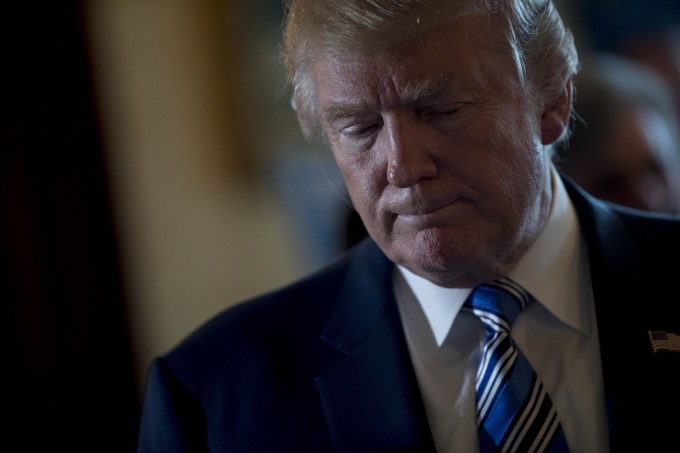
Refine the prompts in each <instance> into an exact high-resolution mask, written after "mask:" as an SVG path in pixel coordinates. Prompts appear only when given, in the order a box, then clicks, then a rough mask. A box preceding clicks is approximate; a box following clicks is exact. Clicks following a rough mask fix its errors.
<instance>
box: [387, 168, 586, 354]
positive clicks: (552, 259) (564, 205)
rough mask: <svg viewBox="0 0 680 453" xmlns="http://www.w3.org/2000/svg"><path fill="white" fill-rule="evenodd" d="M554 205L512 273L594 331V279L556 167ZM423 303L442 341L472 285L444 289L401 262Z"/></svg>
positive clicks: (573, 322)
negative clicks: (590, 302) (591, 302)
mask: <svg viewBox="0 0 680 453" xmlns="http://www.w3.org/2000/svg"><path fill="white" fill-rule="evenodd" d="M552 186H553V203H552V206H551V209H550V215H549V217H548V221H547V223H546V226H545V228H544V229H543V231H542V232H541V233H540V235H539V236H538V238H537V240H536V241H535V242H534V243H533V244H532V246H531V247H530V248H529V250H528V251H527V253H526V254H525V255H524V256H523V257H522V259H521V260H520V261H519V262H518V264H517V266H516V267H515V269H514V270H513V271H512V272H511V273H510V275H509V277H510V278H512V279H513V280H515V281H516V282H517V283H519V284H520V285H522V286H523V287H524V288H526V289H527V291H529V292H530V293H531V294H532V295H533V296H534V298H536V299H537V300H538V301H539V302H540V303H541V304H542V305H543V306H544V307H545V308H546V309H547V310H548V311H550V313H552V314H553V315H554V316H556V317H557V318H559V319H560V320H561V321H562V322H564V323H566V324H568V325H570V326H571V327H573V328H575V329H578V330H580V331H582V332H584V333H589V327H588V326H589V325H590V324H589V322H590V314H589V313H590V312H589V311H588V310H587V309H586V308H587V305H586V302H587V301H588V300H590V299H589V298H590V297H591V296H590V277H589V272H588V271H587V269H588V268H587V264H588V262H587V255H586V253H585V245H584V243H583V241H582V239H581V233H580V229H579V225H578V219H577V217H576V211H575V210H574V206H573V205H572V203H571V200H570V198H569V196H568V195H567V192H566V189H565V187H564V184H563V183H562V179H561V178H560V177H559V176H558V175H557V172H556V171H555V169H554V167H552ZM398 269H399V271H400V272H401V274H402V275H403V277H404V279H405V280H406V282H407V284H408V286H409V287H410V289H411V291H412V292H413V294H414V295H415V297H416V299H417V300H418V302H419V303H420V305H421V307H422V309H423V312H424V314H425V316H426V318H427V320H428V322H429V324H430V328H431V329H432V333H433V334H434V337H435V340H436V342H437V344H438V345H441V344H442V343H443V342H444V339H445V338H446V336H447V335H448V333H449V330H450V329H451V325H452V324H453V321H454V320H455V319H456V316H457V315H458V312H459V311H460V308H461V307H462V306H463V303H464V302H465V299H467V297H468V295H469V294H470V292H471V291H472V289H471V288H444V287H441V286H438V285H435V284H434V283H432V282H430V281H429V280H427V279H425V278H422V277H420V276H418V275H415V274H413V273H412V272H410V271H409V270H408V269H406V268H404V267H402V266H398Z"/></svg>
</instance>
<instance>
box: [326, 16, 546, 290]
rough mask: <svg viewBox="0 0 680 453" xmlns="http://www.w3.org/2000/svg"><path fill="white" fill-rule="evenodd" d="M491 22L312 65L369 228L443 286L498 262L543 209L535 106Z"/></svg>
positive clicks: (329, 128)
mask: <svg viewBox="0 0 680 453" xmlns="http://www.w3.org/2000/svg"><path fill="white" fill-rule="evenodd" d="M500 27H501V25H500V23H499V21H497V20H496V19H495V18H491V19H490V18H488V17H484V18H482V17H476V18H466V19H460V20H458V21H456V22H454V23H452V24H451V23H450V24H448V25H443V26H440V27H439V28H438V29H435V30H434V31H432V32H431V33H429V34H427V35H425V36H423V37H421V38H418V39H416V40H414V41H413V42H409V43H407V44H405V45H402V46H400V47H398V48H393V49H389V50H385V51H381V52H377V53H372V54H370V55H365V54H364V55H344V56H340V57H338V56H336V57H330V56H328V57H326V58H322V59H320V60H319V61H316V62H315V63H314V65H313V75H314V81H315V84H316V88H317V92H318V98H319V107H320V111H321V113H322V115H323V127H324V132H325V133H326V135H327V136H328V139H329V141H330V144H331V148H332V150H333V154H334V156H335V159H336V161H337V163H338V166H339V168H340V171H341V172H342V174H343V176H344V179H345V182H346V184H347V188H348V191H349V195H350V197H351V199H352V202H353V204H354V206H355V208H356V209H357V211H358V213H359V214H360V216H361V218H362V220H363V222H364V224H365V225H366V228H367V230H368V232H369V233H370V234H371V236H372V237H373V238H374V239H375V241H376V242H377V243H378V245H379V246H380V247H381V248H382V249H383V251H384V252H385V253H386V255H387V256H388V257H389V258H390V259H392V260H393V261H394V262H396V263H398V264H401V265H403V266H405V267H406V268H408V269H409V270H411V271H412V272H414V273H416V274H418V275H421V276H423V277H425V278H428V279H430V280H431V281H433V282H434V283H437V284H439V285H441V286H471V285H474V284H476V283H478V282H479V281H481V280H487V279H489V278H496V277H498V276H500V275H503V274H505V273H507V272H508V271H509V270H510V269H511V268H512V266H514V264H515V263H516V261H517V260H518V259H519V257H520V256H521V255H522V254H523V253H524V252H525V251H526V249H527V248H528V246H529V245H530V243H531V242H532V241H533V239H534V238H535V236H536V235H537V234H538V233H539V232H540V230H541V229H542V228H543V225H544V223H545V220H546V218H547V214H548V211H549V206H550V200H551V191H550V172H549V158H548V156H547V155H546V154H545V153H544V151H543V146H542V138H541V116H542V107H539V106H537V105H535V104H532V103H531V101H530V100H529V99H528V98H527V95H526V92H525V90H524V88H523V87H522V85H521V83H520V80H519V75H518V70H517V68H516V65H515V63H514V61H513V59H512V57H511V52H510V51H509V49H508V47H507V46H506V45H505V44H504V43H503V41H502V34H501V32H500Z"/></svg>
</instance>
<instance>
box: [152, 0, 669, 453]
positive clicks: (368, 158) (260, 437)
mask: <svg viewBox="0 0 680 453" xmlns="http://www.w3.org/2000/svg"><path fill="white" fill-rule="evenodd" d="M287 13H288V14H287V22H286V28H285V39H284V49H283V57H284V63H285V64H286V67H287V69H288V71H289V75H290V80H291V82H292V85H293V88H294V96H295V98H294V100H295V106H296V109H297V111H298V115H299V118H300V122H301V126H302V129H303V131H304V132H305V134H306V135H307V136H308V137H309V138H310V139H312V138H315V137H321V138H322V139H324V140H327V141H328V143H329V144H330V147H331V149H332V151H333V154H334V156H335V159H336V161H337V163H338V166H339V168H340V170H341V172H342V174H343V177H344V179H345V181H346V183H347V187H348V191H349V194H350V197H351V200H352V203H353V205H354V207H355V208H356V210H357V211H358V213H359V215H360V216H361V218H362V220H363V222H364V224H365V226H366V229H367V231H368V232H369V234H370V238H367V239H366V240H365V241H363V242H361V243H360V244H359V245H358V246H357V247H355V248H354V249H352V250H351V251H350V252H349V253H348V254H346V255H345V256H343V257H341V258H340V259H338V260H337V261H336V262H335V263H334V264H332V265H330V266H329V267H328V268H326V269H323V270H321V271H319V272H318V273H316V274H315V275H312V276H310V277H309V278H306V279H304V280H302V281H299V282H296V283H294V284H292V285H290V286H288V287H285V288H282V289H280V290H279V291H276V292H273V293H271V294H266V295H263V296H262V297H259V298H257V299H256V300H252V301H250V302H247V303H244V304H240V305H238V306H236V307H233V308H231V309H229V310H227V311H225V312H224V313H222V314H220V315H218V316H217V317H216V318H215V319H213V320H211V321H209V322H208V323H207V324H206V325H205V326H203V327H201V328H200V329H199V330H198V331H196V332H195V333H194V334H192V335H191V336H190V337H189V338H188V339H186V340H185V341H184V342H182V344H180V345H178V347H176V348H175V349H174V350H173V351H171V352H170V353H169V354H167V355H165V356H163V357H161V358H159V359H157V360H156V361H155V362H154V363H153V365H152V367H151V370H150V374H149V381H148V387H147V390H146V397H145V402H144V408H143V414H142V422H141V432H140V440H139V451H141V452H151V451H164V452H165V451H202V450H209V451H248V452H254V451H257V452H260V451H275V452H279V451H284V452H288V451H292V452H330V451H339V452H404V451H413V452H428V451H438V452H453V451H463V452H475V451H480V450H482V451H495V450H496V449H499V450H500V449H502V448H505V447H507V446H510V443H511V441H512V442H515V441H516V442H517V443H516V444H512V445H514V447H512V448H516V451H544V450H547V448H548V447H551V446H552V447H554V448H557V447H558V446H559V445H561V446H562V450H565V449H567V448H568V449H569V450H570V451H572V452H602V451H610V450H611V451H617V450H620V449H622V448H624V447H625V448H627V449H628V448H634V447H635V445H636V442H638V441H639V442H641V443H640V445H643V446H644V447H645V449H646V450H647V449H649V450H654V448H655V447H660V446H664V447H667V446H668V445H677V440H676V433H674V432H673V428H677V426H678V422H679V421H680V419H679V418H678V411H677V407H678V404H680V391H679V389H678V383H679V382H680V379H679V378H680V374H678V371H679V369H680V354H678V353H677V352H674V349H675V344H674V340H673V339H674V338H675V337H674V336H673V335H675V334H678V333H680V316H678V315H679V314H680V312H679V309H678V302H677V301H678V298H677V297H676V296H669V295H668V294H672V293H670V290H671V288H672V285H671V284H670V283H669V281H670V280H671V279H672V278H674V277H675V274H676V269H677V266H676V265H674V264H673V262H672V261H671V262H670V263H668V261H669V260H672V259H673V258H674V257H675V256H677V254H678V253H680V222H679V221H678V219H677V218H672V217H661V216H654V217H653V216H650V215H646V214H643V213H641V212H636V211H629V210H622V209H619V208H616V207H614V206H610V205H608V204H605V203H603V202H600V201H598V200H595V199H593V198H591V197H590V196H588V195H586V194H585V193H584V192H583V191H582V190H581V189H579V188H578V187H576V186H575V185H574V184H573V183H571V182H569V181H568V180H565V179H564V178H562V177H561V176H560V175H559V174H558V173H557V171H556V170H555V168H554V167H553V165H552V164H551V152H552V146H553V145H554V144H555V143H556V142H558V141H559V140H563V139H565V137H566V136H567V135H568V127H569V121H570V117H571V105H572V99H573V96H574V94H573V87H572V78H573V76H574V74H575V73H576V71H577V66H578V63H577V57H576V51H575V49H574V47H573V43H572V39H571V36H570V35H569V33H568V32H567V31H566V30H565V29H564V26H563V24H562V21H561V19H560V17H559V15H558V13H557V11H556V10H555V7H554V5H553V4H552V3H551V2H550V1H545V0H524V1H511V0H497V1H477V0H461V1H452V0H442V1H434V0H433V1H422V0H419V1H416V0H413V1H409V0H404V1H399V2H395V1H393V0H373V1H366V0H344V1H342V2H337V1H330V0H293V1H292V2H291V3H290V5H288V10H287ZM487 283H491V285H486V284H487ZM498 288H508V289H510V290H512V292H513V293H514V294H515V295H517V296H518V297H513V296H511V297H512V299H505V298H503V297H504V296H499V299H502V300H504V301H509V300H512V301H513V302H508V305H512V304H514V303H515V302H516V301H521V305H522V306H523V305H525V304H526V308H525V309H524V310H523V311H522V312H521V313H520V314H519V316H518V319H517V322H516V323H515V324H514V327H512V335H511V337H512V339H513V340H514V342H512V341H510V339H509V328H507V325H506V330H505V331H503V332H501V331H500V330H498V331H494V332H492V331H491V330H487V329H491V328H490V327H488V328H487V327H486V326H487V325H490V322H489V319H490V318H493V320H496V321H498V322H499V323H500V324H504V325H505V324H506V319H505V314H502V315H499V317H498V318H496V317H495V316H491V315H488V314H486V313H483V311H484V309H485V307H482V308H480V307H481V305H479V304H478V301H480V300H491V299H493V298H494V297H495V296H491V294H496V293H498V294H500V293H501V291H497V290H498ZM503 294H508V293H503ZM486 295H488V297H489V299H485V297H487V296H486ZM515 314H516V313H515ZM509 322H511V321H510V320H507V323H509ZM650 331H651V332H652V333H651V334H650ZM492 337H493V338H501V339H502V340H503V348H505V347H506V346H508V344H509V345H510V346H509V347H508V348H507V351H508V354H510V355H511V356H512V357H513V361H512V362H511V363H513V364H516V365H513V366H511V367H508V369H509V371H508V370H505V369H504V370H503V371H502V372H499V373H498V376H502V378H503V379H502V380H503V382H502V383H503V385H502V386H501V387H502V388H503V390H500V391H499V390H498V388H496V386H495V385H490V386H487V383H486V382H488V381H486V379H487V375H486V372H487V371H488V370H490V369H491V370H492V371H494V370H495V368H494V366H495V365H491V366H490V365H489V364H490V363H491V364H495V363H500V362H496V360H497V357H496V356H494V347H492V346H489V343H488V342H487V340H488V339H490V338H492ZM497 349H498V350H500V349H501V347H500V346H499V347H498V348H497ZM504 350H505V349H504ZM655 350H656V352H655ZM518 351H519V352H518ZM520 363H521V365H522V366H520V365H519V364H520ZM515 369H521V370H523V371H522V372H523V373H524V374H522V375H521V376H519V377H518V378H516V377H517V374H514V371H513V370H515ZM478 370H479V373H478ZM492 374H496V373H495V372H494V373H492ZM478 378H479V382H477V379H478ZM491 379H495V376H492V378H491ZM506 381H507V382H511V381H512V382H513V384H515V383H517V384H518V385H519V386H520V387H521V386H524V390H526V389H527V388H528V387H529V385H531V388H532V389H533V390H532V391H534V390H535V391H536V394H540V398H530V399H527V400H526V401H532V403H536V407H537V408H540V410H538V409H537V410H536V411H535V412H531V414H530V415H529V416H527V417H524V418H523V419H522V420H521V421H518V419H517V418H515V417H516V416H515V414H519V415H521V414H525V413H529V412H528V411H527V412H523V411H524V409H522V410H519V409H517V407H520V406H521V405H522V404H523V402H524V401H525V400H524V399H523V398H522V399H520V398H519V397H514V396H513V397H512V398H511V399H510V400H508V401H510V402H512V403H513V404H515V405H516V406H517V407H511V406H512V404H510V403H509V402H508V401H506V400H505V399H503V400H502V401H503V402H502V403H498V404H495V405H491V406H492V408H491V409H489V410H488V411H487V409H488V407H487V404H486V403H482V401H485V398H487V397H490V398H493V401H496V398H498V401H501V398H504V396H499V395H502V394H503V393H504V392H505V391H506V390H505V389H510V388H514V386H510V385H509V384H508V385H506ZM492 387H493V388H492ZM482 406H484V407H482ZM523 407H529V406H523ZM673 407H674V408H675V409H671V408H673ZM666 408H669V409H668V410H666ZM498 410H501V411H506V412H503V413H501V415H498V414H499V412H498ZM673 411H674V412H673ZM510 413H512V420H511V419H510V415H507V417H506V415H505V414H510ZM489 414H491V415H489ZM546 414H547V415H549V417H548V416H546V417H543V416H544V415H546ZM506 418H507V423H506V420H505V419H506ZM490 419H491V420H492V421H493V422H494V423H492V424H495V425H498V426H490V425H489V424H488V422H489V420H490ZM539 419H540V420H539ZM501 425H502V426H501ZM505 425H509V427H507V428H506V426H505ZM525 426H529V428H527V429H524V427H525ZM534 428H536V429H534ZM534 434H536V436H534ZM508 439H511V441H509V440H508ZM534 442H535V443H536V445H538V444H539V443H540V444H541V445H543V446H545V448H544V447H539V448H533V447H530V445H531V444H533V443H534ZM508 448H510V447H508Z"/></svg>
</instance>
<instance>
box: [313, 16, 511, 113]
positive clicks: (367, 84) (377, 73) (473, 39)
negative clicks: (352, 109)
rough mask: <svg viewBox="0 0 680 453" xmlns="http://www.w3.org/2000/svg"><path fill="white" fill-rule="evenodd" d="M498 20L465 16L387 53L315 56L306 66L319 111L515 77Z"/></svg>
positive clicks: (385, 51) (487, 83)
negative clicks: (335, 105)
mask: <svg viewBox="0 0 680 453" xmlns="http://www.w3.org/2000/svg"><path fill="white" fill-rule="evenodd" d="M499 22H500V20H499V19H498V18H497V17H494V15H492V16H486V15H485V16H468V17H464V18H460V19H456V20H455V21H451V22H448V23H444V24H442V25H439V26H438V27H436V28H434V29H433V30H431V31H429V32H427V33H426V34H423V35H421V36H418V37H417V38H414V39H411V40H409V41H407V42H405V43H402V44H399V45H397V46H393V47H390V48H388V49H384V50H379V51H374V52H371V53H344V54H340V55H337V54H332V53H331V54H327V55H321V56H319V58H317V59H315V60H314V62H313V64H312V74H313V77H314V83H315V86H316V89H317V93H318V95H319V100H320V104H321V107H322V109H323V108H324V103H331V104H332V103H335V102H342V101H346V100H347V99H348V98H361V99H364V100H366V101H367V102H368V101H371V102H381V103H383V102H403V101H406V100H408V98H410V97H413V96H414V95H422V94H427V92H429V91H432V90H435V91H436V90H437V89H440V88H442V87H444V86H449V85H456V86H457V87H460V88H461V89H471V90H472V89H481V88H482V87H484V86H488V85H489V84H490V83H492V82H494V79H500V78H501V77H504V78H508V77H510V78H512V77H513V74H514V77H516V74H517V69H516V66H515V65H514V60H513V59H512V56H511V55H512V54H511V52H510V50H509V49H510V47H509V44H508V41H507V40H506V39H505V34H504V33H503V27H501V26H500V24H499Z"/></svg>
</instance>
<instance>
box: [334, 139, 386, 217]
mask: <svg viewBox="0 0 680 453" xmlns="http://www.w3.org/2000/svg"><path fill="white" fill-rule="evenodd" d="M333 154H334V156H335V161H336V163H337V164H338V168H339V169H340V173H341V174H342V176H343V179H344V180H345V185H346V186H347V191H348V192H349V195H350V198H351V199H352V203H353V204H354V206H355V208H356V209H357V210H358V211H359V213H360V214H361V215H362V217H363V218H366V215H367V214H369V213H371V212H374V211H375V205H376V204H377V202H378V199H379V197H380V194H381V193H382V190H383V189H384V187H385V185H386V184H387V180H386V177H385V171H386V167H385V165H384V163H382V162H381V159H379V158H378V157H377V156H375V154H374V153H372V152H370V151H366V152H363V153H360V154H351V153H343V152H341V151H340V150H338V149H337V148H336V147H333Z"/></svg>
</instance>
